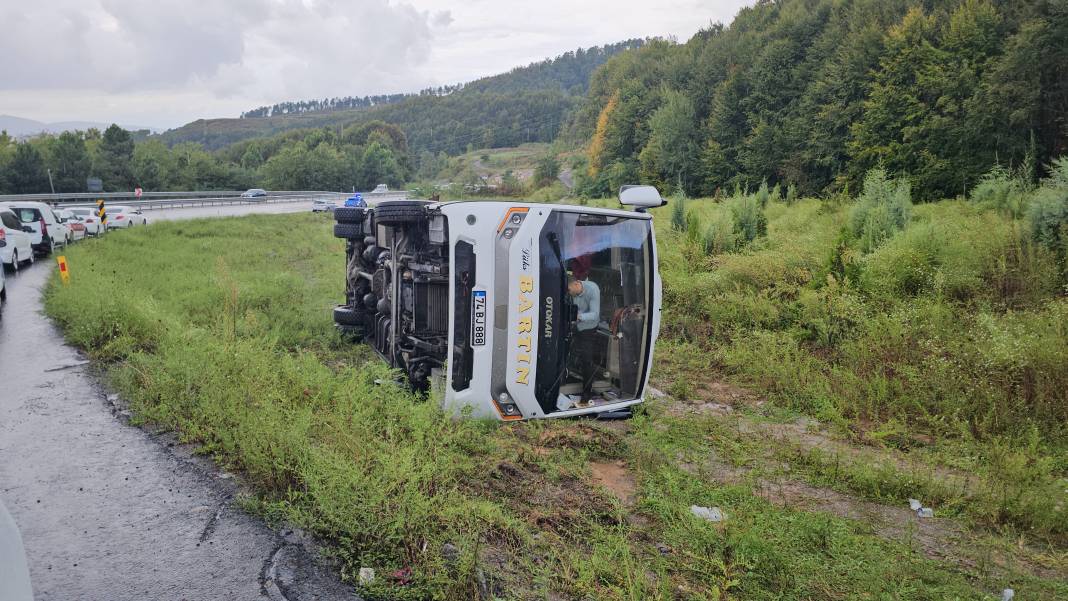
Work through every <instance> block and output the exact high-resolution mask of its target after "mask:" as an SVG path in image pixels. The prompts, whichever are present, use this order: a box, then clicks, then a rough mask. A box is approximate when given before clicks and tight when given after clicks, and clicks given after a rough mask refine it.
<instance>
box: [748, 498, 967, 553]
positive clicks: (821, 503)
mask: <svg viewBox="0 0 1068 601" xmlns="http://www.w3.org/2000/svg"><path fill="white" fill-rule="evenodd" d="M753 492H755V493H756V494H757V495H759V496H761V497H763V498H764V499H767V500H768V501H769V502H771V503H772V504H774V505H778V506H780V507H790V508H793V509H801V510H804V511H820V512H825V513H830V514H833V515H836V516H838V517H843V518H847V519H851V520H855V521H858V522H861V523H863V524H867V525H869V526H871V528H872V530H873V532H874V533H875V534H877V535H879V536H881V537H883V538H886V539H889V540H893V541H896V542H899V543H902V544H904V545H906V546H908V547H910V548H912V549H913V550H915V551H919V552H922V553H923V554H924V555H925V556H927V557H929V558H932V559H942V560H945V559H951V560H956V559H958V558H960V557H961V555H960V553H959V541H960V540H961V538H962V537H964V530H963V529H961V527H960V526H958V525H957V524H955V523H953V522H951V521H948V520H943V519H938V518H920V517H917V516H916V514H915V512H913V511H911V510H910V509H909V508H908V507H900V508H899V507H891V506H888V505H881V504H879V503H874V502H871V501H864V500H861V499H857V498H854V497H850V496H849V495H846V494H843V493H840V492H837V491H834V490H831V489H828V488H820V487H817V486H812V485H810V484H806V483H804V482H798V481H795V480H780V481H770V480H759V481H757V483H756V484H755V486H754V489H753Z"/></svg>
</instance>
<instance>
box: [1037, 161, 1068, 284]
mask: <svg viewBox="0 0 1068 601" xmlns="http://www.w3.org/2000/svg"><path fill="white" fill-rule="evenodd" d="M1058 164H1059V166H1060V169H1061V170H1062V171H1064V173H1057V172H1055V174H1054V177H1052V178H1050V179H1049V180H1046V182H1044V183H1043V186H1042V187H1041V188H1039V189H1038V190H1037V191H1036V192H1035V194H1034V196H1033V198H1032V200H1031V206H1030V208H1029V209H1028V212H1027V220H1028V222H1029V223H1030V226H1031V236H1032V238H1033V239H1034V241H1035V242H1036V243H1038V244H1039V245H1041V246H1042V247H1044V248H1046V249H1048V250H1049V251H1050V252H1051V253H1053V255H1054V256H1055V257H1056V258H1057V260H1058V261H1059V262H1060V264H1061V272H1062V274H1063V275H1064V276H1065V277H1066V278H1068V159H1060V160H1059V163H1058Z"/></svg>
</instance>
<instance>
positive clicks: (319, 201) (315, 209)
mask: <svg viewBox="0 0 1068 601" xmlns="http://www.w3.org/2000/svg"><path fill="white" fill-rule="evenodd" d="M336 208H337V203H335V202H334V201H332V200H330V199H329V198H316V199H315V201H314V202H312V213H323V212H327V211H330V212H332V211H333V210H334V209H336Z"/></svg>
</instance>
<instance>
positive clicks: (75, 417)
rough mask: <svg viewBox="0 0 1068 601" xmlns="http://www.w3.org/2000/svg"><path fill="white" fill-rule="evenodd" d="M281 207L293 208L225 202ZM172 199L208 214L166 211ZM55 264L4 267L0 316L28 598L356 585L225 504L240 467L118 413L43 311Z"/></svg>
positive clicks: (7, 496)
mask: <svg viewBox="0 0 1068 601" xmlns="http://www.w3.org/2000/svg"><path fill="white" fill-rule="evenodd" d="M282 207H286V208H292V207H291V206H287V205H265V206H263V207H233V208H234V209H244V210H245V212H260V211H259V210H263V212H284V211H280V210H279V209H281V208H282ZM227 208H229V207H227ZM258 209H259V210H258ZM304 209H305V210H306V207H304ZM294 210H301V209H300V208H297V209H294ZM179 211H186V213H185V216H189V217H202V216H205V210H202V209H179V210H173V211H168V213H172V214H170V215H167V217H168V218H181V217H182V214H180V213H179ZM161 212H162V211H161ZM153 213H156V212H155V211H154V212H153ZM230 214H238V213H230ZM149 219H150V220H152V213H149ZM150 227H151V226H150ZM53 266H54V261H52V260H46V261H39V262H38V263H37V264H36V265H34V266H33V267H32V268H29V269H25V270H23V271H21V272H20V273H18V274H9V276H8V280H7V286H8V302H7V304H6V305H5V306H4V309H3V319H2V320H0V499H2V501H3V503H4V504H5V505H6V506H7V508H8V510H9V511H10V513H11V514H12V516H13V517H14V519H15V522H16V523H17V524H18V526H19V528H20V529H21V531H22V538H23V543H24V545H25V547H26V555H27V559H28V561H29V565H30V574H31V580H32V584H33V588H34V593H35V597H36V599H38V600H50V599H64V600H67V599H78V600H81V599H85V600H94V601H95V600H115V601H120V600H127V599H129V600H134V599H137V600H147V599H168V600H170V599H174V600H188V601H194V600H208V599H240V600H244V599H261V598H265V599H273V600H281V599H288V600H289V601H298V600H304V599H354V598H355V596H354V593H353V591H352V589H351V588H349V587H347V586H344V585H342V584H341V583H340V582H339V581H338V579H337V577H336V575H335V573H334V571H333V570H331V569H330V568H329V567H327V566H325V565H323V564H322V562H321V561H320V560H319V559H318V554H317V553H316V552H315V550H314V549H315V545H314V543H313V542H311V541H309V540H307V539H306V538H305V537H303V536H302V535H301V534H299V533H295V532H292V531H290V530H285V529H283V530H280V531H276V530H272V529H271V528H269V527H268V526H267V525H265V524H264V523H263V522H262V521H261V520H260V519H258V518H256V517H254V516H250V515H248V514H246V513H244V512H243V511H241V509H240V508H238V507H237V506H236V505H235V503H234V498H235V496H236V495H237V494H239V484H238V483H237V479H236V478H234V477H232V476H231V475H229V474H226V473H223V472H220V471H219V470H218V469H217V468H216V467H215V466H214V465H213V464H212V463H211V462H210V461H209V460H206V459H204V458H201V457H195V456H193V455H192V454H191V450H190V449H189V448H187V447H184V446H182V445H180V444H175V442H174V439H173V438H172V437H171V436H169V435H157V434H154V433H151V432H147V431H145V430H142V429H139V428H136V427H132V426H129V425H128V424H127V423H126V416H127V415H128V413H127V412H125V411H124V410H123V408H122V403H121V401H117V400H116V399H115V397H114V395H109V394H108V393H107V392H106V391H105V390H104V389H103V388H102V387H101V386H100V385H99V383H98V382H97V380H96V378H95V376H94V375H93V373H92V372H91V367H90V366H89V365H88V364H87V362H86V360H85V358H84V357H83V356H82V355H80V354H79V352H78V351H76V350H75V349H73V348H71V347H69V346H67V345H66V344H64V343H63V341H62V337H61V335H60V333H59V331H58V330H57V329H56V328H55V327H54V326H53V325H52V324H51V322H49V320H48V319H46V318H45V317H44V316H43V315H42V314H41V312H40V311H41V298H40V297H41V290H42V288H43V286H44V284H45V282H46V281H47V276H48V271H49V270H50V269H52V268H53ZM4 601H6V600H4Z"/></svg>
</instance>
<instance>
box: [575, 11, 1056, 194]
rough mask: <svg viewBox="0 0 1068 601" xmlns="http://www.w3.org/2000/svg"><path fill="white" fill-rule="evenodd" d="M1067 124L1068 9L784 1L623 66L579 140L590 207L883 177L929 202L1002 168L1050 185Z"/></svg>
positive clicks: (589, 112) (836, 186) (598, 90)
mask: <svg viewBox="0 0 1068 601" xmlns="http://www.w3.org/2000/svg"><path fill="white" fill-rule="evenodd" d="M1066 114H1068V7H1066V5H1065V3H1064V2H1060V1H1052V0H1026V1H1021V2H1000V1H991V0H931V1H927V2H922V3H921V2H917V1H915V0H854V1H848V2H843V1H841V0H783V1H780V2H759V3H757V4H756V5H755V6H754V7H751V8H746V9H743V10H742V11H740V12H739V14H738V15H737V17H736V18H735V20H734V21H733V22H732V23H731V24H730V25H729V26H726V27H724V26H718V25H717V26H713V27H711V28H709V29H706V30H704V31H702V32H700V33H698V34H697V35H695V36H694V37H693V38H692V39H690V40H689V41H688V42H687V43H686V44H682V45H675V44H669V43H665V42H652V43H649V44H646V45H645V47H643V48H642V49H640V50H638V51H636V52H630V53H626V54H624V55H620V56H616V57H613V58H612V59H610V60H609V61H608V62H607V63H606V64H605V65H604V66H603V67H602V68H601V69H599V70H598V71H597V73H596V74H595V75H594V77H593V79H592V81H591V83H590V92H589V102H588V103H587V105H586V106H585V107H584V109H583V110H582V111H581V112H580V113H579V114H578V118H577V119H576V122H575V123H574V125H573V127H572V128H570V130H569V132H568V135H569V137H570V139H571V140H572V143H575V144H583V145H586V143H587V142H588V143H589V157H588V163H587V164H586V167H588V170H584V171H586V172H587V173H589V175H590V176H591V177H590V178H589V180H588V181H586V182H584V186H582V188H583V190H584V191H585V192H586V193H587V194H591V195H600V194H606V193H608V192H609V191H611V190H613V189H615V188H617V187H618V186H619V185H620V184H621V183H630V182H633V181H635V180H637V179H639V178H640V179H642V180H643V181H646V182H652V183H656V184H658V185H660V186H662V187H665V188H671V189H679V188H680V187H681V189H682V190H683V191H685V192H686V193H687V194H689V195H705V194H708V195H711V194H714V193H716V191H717V190H722V191H726V192H729V191H730V190H733V189H734V187H735V186H741V187H742V188H746V187H749V188H755V187H756V186H757V185H759V184H760V183H761V182H762V181H767V182H769V184H775V183H779V182H781V183H783V184H784V185H786V184H794V185H796V186H797V187H798V188H799V189H800V191H801V192H802V193H820V192H824V191H829V190H844V189H845V188H846V187H848V188H849V189H850V190H855V189H856V188H857V186H858V185H859V184H860V180H861V178H862V177H863V174H864V173H865V172H866V171H867V170H868V169H870V168H872V167H876V166H882V167H885V168H886V169H889V170H890V171H893V172H896V173H904V174H907V175H908V176H909V179H910V181H911V183H912V185H913V186H914V189H915V190H917V192H918V193H919V196H920V198H921V199H925V200H926V199H933V198H939V197H945V196H955V195H957V194H960V193H962V192H963V191H965V190H968V189H970V188H972V187H973V186H975V185H976V184H977V183H978V181H979V178H980V177H981V176H982V175H983V174H984V173H986V172H987V171H988V170H989V169H991V167H993V166H994V165H995V164H1001V165H1002V166H1005V167H1010V168H1014V169H1015V168H1023V169H1025V170H1027V171H1028V173H1027V174H1026V177H1027V179H1029V180H1031V181H1033V180H1034V179H1035V178H1036V177H1037V176H1038V175H1040V173H1038V172H1037V171H1039V170H1040V169H1039V168H1040V166H1041V165H1044V164H1048V163H1049V161H1050V160H1051V159H1052V158H1055V157H1057V156H1060V155H1062V154H1064V153H1066V152H1068V128H1066V121H1065V115H1066Z"/></svg>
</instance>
